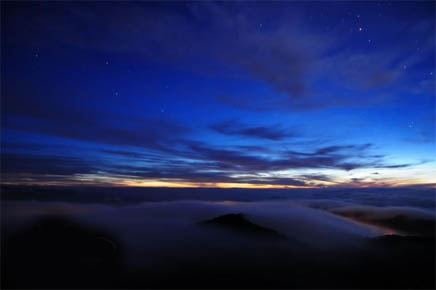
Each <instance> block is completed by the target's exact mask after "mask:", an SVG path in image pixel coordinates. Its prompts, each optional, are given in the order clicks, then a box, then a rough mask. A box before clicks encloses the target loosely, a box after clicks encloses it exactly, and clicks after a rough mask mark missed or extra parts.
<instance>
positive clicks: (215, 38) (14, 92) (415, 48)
mask: <svg viewBox="0 0 436 290" xmlns="http://www.w3.org/2000/svg"><path fill="white" fill-rule="evenodd" d="M1 5H2V9H1V13H2V15H1V16H2V17H1V18H2V19H1V21H2V23H1V24H2V25H1V33H2V34H1V43H2V44H1V45H2V47H1V58H2V63H1V74H2V86H1V95H2V99H1V102H2V103H1V121H2V123H1V126H2V133H1V134H2V135H1V137H2V139H1V146H2V152H1V157H2V170H1V172H2V183H3V184H61V185H62V184H65V185H67V184H75V185H77V184H88V185H90V184H91V185H94V184H97V185H107V184H109V185H142V186H219V187H229V186H231V187H237V186H240V187H253V186H260V187H262V186H398V185H416V184H419V185H429V184H432V183H435V179H434V176H435V175H436V163H435V160H434V157H435V154H434V153H435V149H434V148H435V95H434V90H435V55H434V51H435V2H434V1H419V2H396V3H394V2H384V1H380V2H370V1H365V2H352V1H343V2H327V1H326V2H284V1H277V2H218V3H214V2H167V3H166V2H159V3H154V2H140V3H133V2H125V3H117V2H90V3H86V2H80V3H69V2H42V3H37V2H17V1H14V2H2V4H1Z"/></svg>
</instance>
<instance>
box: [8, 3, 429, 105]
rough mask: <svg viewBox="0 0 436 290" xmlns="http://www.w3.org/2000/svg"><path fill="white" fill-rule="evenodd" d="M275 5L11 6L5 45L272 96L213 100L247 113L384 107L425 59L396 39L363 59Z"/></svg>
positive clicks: (298, 11) (344, 40)
mask: <svg viewBox="0 0 436 290" xmlns="http://www.w3.org/2000/svg"><path fill="white" fill-rule="evenodd" d="M320 5H321V4H320ZM281 7H282V9H277V7H274V6H269V7H268V8H266V7H265V6H262V7H260V6H258V5H256V4H255V3H249V4H248V5H247V3H244V5H241V4H240V3H211V2H206V3H205V2H202V3H194V4H189V5H184V3H161V4H159V5H154V4H150V3H135V4H133V3H130V5H122V4H117V3H111V5H105V6H104V7H102V6H101V5H83V4H82V3H75V4H71V5H56V4H54V3H52V4H49V5H45V9H38V10H36V9H37V6H36V5H34V6H32V5H30V4H25V3H20V4H16V3H15V4H9V5H8V6H7V7H6V8H7V9H8V11H9V13H8V14H7V15H6V19H5V22H4V23H5V27H6V28H7V29H5V31H6V33H5V36H4V40H5V42H6V43H16V42H19V41H22V39H28V40H26V41H28V43H27V44H29V43H32V45H33V46H35V45H38V46H44V43H45V42H46V43H49V45H51V46H62V45H65V44H66V45H69V46H73V47H76V48H80V49H83V48H86V49H90V50H94V51H99V52H102V53H106V54H131V55H135V57H137V59H140V60H144V61H152V62H161V63H166V64H171V65H173V66H175V67H177V68H182V69H184V70H189V71H195V72H199V73H203V74H219V75H223V76H224V75H229V74H230V75H232V76H234V77H237V78H241V79H249V80H254V81H256V82H258V83H260V84H266V85H267V86H268V87H270V88H271V89H272V91H271V93H269V94H268V95H267V96H265V95H264V96H261V97H259V98H258V97H254V96H249V97H244V96H230V95H226V96H221V97H219V100H221V101H223V102H225V103H227V104H232V105H235V106H238V107H239V108H245V109H249V110H309V109H311V110H313V109H322V108H330V107H343V106H352V107H355V106H357V107H359V106H360V107H361V106H370V105H373V104H377V103H383V102H386V101H388V100H389V96H388V95H389V92H390V91H392V89H393V88H395V87H401V88H402V89H403V88H404V87H405V86H407V89H410V87H409V86H408V85H407V83H406V82H404V79H405V73H404V69H403V65H406V64H407V66H408V67H413V65H415V64H417V63H419V62H422V61H423V58H424V57H425V54H422V56H421V55H414V56H413V57H412V56H410V55H411V53H410V50H411V49H412V46H411V45H406V46H405V45H404V44H403V43H402V45H397V43H398V41H393V43H392V44H391V46H387V47H376V48H377V49H374V50H371V51H365V50H363V49H362V48H356V47H354V46H352V45H350V43H354V42H355V39H354V38H353V37H352V34H350V33H348V31H346V29H344V28H341V27H337V28H335V29H332V30H330V31H329V33H328V35H326V33H325V31H324V30H323V29H320V28H319V27H315V26H312V25H307V21H306V22H304V20H305V19H306V16H307V15H306V13H307V12H306V11H304V9H302V8H296V7H293V6H292V5H290V4H289V3H283V5H281ZM24 20H25V21H24ZM420 22H421V23H417V24H416V25H417V26H420V27H426V28H425V29H419V31H420V33H421V34H423V35H425V36H427V38H428V39H429V40H432V39H433V41H428V43H429V44H427V45H425V46H423V49H424V48H425V51H432V48H433V50H434V33H433V34H432V32H433V28H432V26H431V25H429V23H428V21H424V20H421V21H420ZM303 24H305V25H303ZM84 27H93V29H83V28H84ZM406 32H407V31H406ZM412 32H413V31H412ZM412 32H410V31H408V33H412ZM413 33H415V32H413ZM17 35H20V36H21V35H25V36H26V37H23V38H22V37H20V38H18V37H17ZM432 35H433V36H432ZM339 47H341V48H343V47H345V49H338V48H339ZM413 49H414V47H413ZM199 60H207V62H204V61H199ZM326 76H327V78H326ZM320 81H321V82H324V83H327V84H326V86H327V87H335V88H337V89H339V90H337V91H340V92H344V93H329V94H327V93H326V92H325V91H324V90H321V89H319V88H317V84H318V83H319V82H320ZM402 84H404V86H401V85H402ZM326 86H323V87H326ZM376 89H385V91H375V90H376ZM229 94H230V92H229ZM341 94H342V95H341ZM247 95H249V94H247ZM359 96H362V97H359Z"/></svg>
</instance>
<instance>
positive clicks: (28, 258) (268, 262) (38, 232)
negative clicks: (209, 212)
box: [1, 214, 435, 289]
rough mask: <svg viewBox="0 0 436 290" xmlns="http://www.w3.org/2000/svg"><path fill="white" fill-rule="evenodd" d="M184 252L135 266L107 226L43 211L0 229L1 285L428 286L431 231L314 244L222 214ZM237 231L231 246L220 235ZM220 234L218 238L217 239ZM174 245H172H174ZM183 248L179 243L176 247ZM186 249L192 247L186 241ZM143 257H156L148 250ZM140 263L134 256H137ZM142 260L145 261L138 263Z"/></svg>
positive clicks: (432, 263)
mask: <svg viewBox="0 0 436 290" xmlns="http://www.w3.org/2000/svg"><path fill="white" fill-rule="evenodd" d="M196 226H197V227H199V228H201V229H204V230H206V231H207V230H208V229H209V228H214V229H216V228H218V229H216V233H215V234H214V235H220V236H221V238H220V239H214V238H213V237H211V238H210V240H209V242H206V243H203V246H202V248H198V249H195V251H194V252H192V253H195V254H191V255H190V256H189V257H188V258H186V257H184V258H183V259H180V258H179V257H171V256H168V255H166V253H161V254H162V257H165V258H162V260H161V261H156V262H154V261H148V262H150V263H148V264H149V265H150V264H151V265H153V266H143V267H142V268H141V267H139V268H138V267H136V268H135V270H132V268H129V267H126V266H125V264H123V263H122V259H123V251H124V248H123V245H122V243H120V242H119V241H118V240H117V238H116V237H114V236H112V235H111V234H110V233H107V232H105V231H101V230H99V229H95V228H92V227H89V226H84V225H81V224H78V223H76V222H73V221H72V220H69V219H66V218H54V217H52V218H44V219H41V220H40V221H38V222H36V223H34V224H33V225H31V226H29V227H27V228H25V229H24V230H22V231H20V232H15V233H12V234H9V233H7V232H6V233H3V237H2V240H3V242H2V265H1V266H2V267H1V269H2V285H1V286H2V288H3V289H5V288H392V289H394V288H395V289H400V288H426V289H430V288H434V287H435V274H434V273H435V248H434V242H435V241H434V238H419V237H401V236H395V235H392V236H381V237H378V238H368V239H365V240H363V241H362V242H361V243H359V244H355V245H353V246H350V247H349V248H343V249H340V250H339V249H337V250H321V249H315V248H312V247H311V246H309V245H306V244H302V243H297V242H294V241H293V237H289V236H286V237H285V236H284V235H282V234H280V233H278V232H276V231H275V230H273V229H266V228H263V227H261V226H258V225H256V224H254V223H252V222H251V221H249V220H248V219H247V218H246V217H245V216H244V215H243V214H228V215H224V216H219V217H216V218H214V219H211V220H207V221H204V222H201V223H199V224H197V225H196ZM231 235H236V236H240V237H241V239H240V240H238V241H239V242H235V241H234V240H231V239H229V240H228V241H229V242H230V241H232V243H233V246H232V247H227V246H226V245H225V243H226V240H227V238H226V237H227V236H228V237H230V236H231ZM216 241H219V242H216ZM175 247H176V245H175ZM183 250H184V249H180V251H183ZM189 251H192V249H190V250H189ZM150 259H155V258H153V257H150ZM137 262H138V263H139V264H141V261H137ZM144 265H145V263H144Z"/></svg>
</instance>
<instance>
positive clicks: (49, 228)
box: [2, 217, 120, 288]
mask: <svg viewBox="0 0 436 290" xmlns="http://www.w3.org/2000/svg"><path fill="white" fill-rule="evenodd" d="M119 259H120V245H119V243H118V242H117V241H116V240H115V239H114V238H113V237H112V236H111V235H109V234H107V233H105V232H102V231H100V230H97V229H93V228H88V227H84V226H83V225H80V224H78V223H75V222H73V221H71V220H69V219H65V218H57V217H48V218H44V219H41V220H40V221H38V222H36V223H35V224H33V225H32V226H30V227H28V228H26V229H23V230H22V231H20V232H19V233H15V234H13V235H12V236H10V237H8V238H7V239H5V240H3V243H2V276H3V277H5V279H3V280H2V287H4V288H34V287H37V288H62V287H65V286H66V285H68V287H71V288H83V287H88V288H93V287H97V286H99V287H102V286H103V287H109V286H111V285H112V281H111V279H112V278H114V274H115V273H117V272H118V271H119V265H120V262H119ZM23 277H24V279H23Z"/></svg>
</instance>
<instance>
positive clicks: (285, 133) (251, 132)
mask: <svg viewBox="0 0 436 290" xmlns="http://www.w3.org/2000/svg"><path fill="white" fill-rule="evenodd" d="M210 128H211V129H212V130H214V131H216V132H218V133H221V134H224V135H236V136H242V137H248V138H259V139H267V140H273V141H279V140H283V139H287V138H292V137H299V136H300V134H298V133H296V132H291V131H289V130H284V129H281V128H280V126H278V125H277V126H274V127H265V126H257V127H250V126H246V125H243V124H241V123H239V122H238V121H235V120H230V121H225V122H221V123H217V124H214V125H211V126H210Z"/></svg>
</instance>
